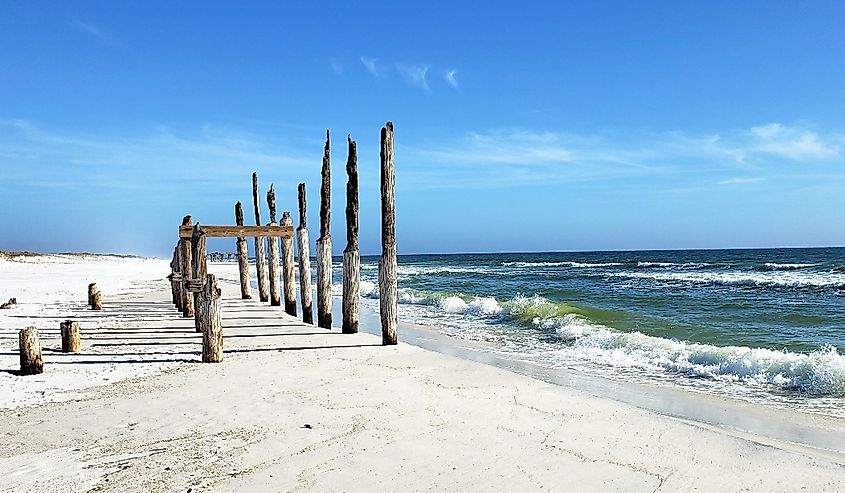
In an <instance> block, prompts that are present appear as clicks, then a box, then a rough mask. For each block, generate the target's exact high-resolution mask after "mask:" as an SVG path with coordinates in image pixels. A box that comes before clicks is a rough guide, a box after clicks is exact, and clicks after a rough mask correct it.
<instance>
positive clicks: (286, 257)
mask: <svg viewBox="0 0 845 493" xmlns="http://www.w3.org/2000/svg"><path fill="white" fill-rule="evenodd" d="M281 224H282V226H293V220H292V219H291V218H290V212H288V211H285V212H283V213H282V223H281ZM294 267H295V266H294V260H293V238H282V279H283V282H282V285H283V287H284V292H285V313H287V314H288V315H293V316H294V317H295V316H296V282H295V281H294V271H295V268H294Z"/></svg>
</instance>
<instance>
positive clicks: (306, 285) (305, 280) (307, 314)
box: [296, 183, 314, 324]
mask: <svg viewBox="0 0 845 493" xmlns="http://www.w3.org/2000/svg"><path fill="white" fill-rule="evenodd" d="M298 192H299V227H298V228H296V244H297V247H298V248H299V296H300V298H301V301H302V321H303V322H305V323H306V324H313V323H314V309H313V308H312V307H311V252H310V251H309V246H308V221H307V219H306V217H305V216H306V213H305V212H306V210H305V207H306V203H305V183H300V184H299V187H298Z"/></svg>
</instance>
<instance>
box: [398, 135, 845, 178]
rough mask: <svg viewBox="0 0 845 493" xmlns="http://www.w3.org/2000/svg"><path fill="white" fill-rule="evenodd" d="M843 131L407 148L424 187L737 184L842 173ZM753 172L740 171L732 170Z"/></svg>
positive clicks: (461, 142)
mask: <svg viewBox="0 0 845 493" xmlns="http://www.w3.org/2000/svg"><path fill="white" fill-rule="evenodd" d="M843 142H845V137H843V136H842V135H840V134H836V133H827V134H822V133H818V132H814V131H812V130H810V129H807V128H803V127H797V126H787V125H783V124H780V123H773V124H768V125H763V126H758V127H752V128H748V129H736V130H731V131H726V132H721V133H714V134H690V133H685V132H677V131H675V132H657V133H639V134H636V133H635V134H632V133H619V134H575V133H563V132H553V131H534V130H526V129H505V130H501V129H500V130H491V131H484V132H469V133H466V134H465V135H464V136H463V137H461V138H459V139H457V140H454V141H451V142H446V143H437V144H433V145H428V146H426V145H417V146H408V147H406V148H404V149H403V152H404V153H405V158H406V160H408V161H411V162H412V163H415V164H417V166H413V168H414V171H413V177H414V179H415V180H417V181H418V182H419V183H418V184H420V185H422V186H429V187H431V188H443V187H466V186H470V187H472V186H476V187H500V186H503V187H508V186H530V185H537V184H549V183H562V182H573V181H585V180H618V179H634V180H636V179H641V178H643V177H648V176H651V177H656V176H673V177H674V178H673V180H674V181H676V182H687V181H688V182H691V183H700V182H701V181H702V179H703V178H704V179H705V180H704V181H705V182H706V181H707V180H709V182H710V183H712V184H718V185H739V184H750V183H756V182H760V181H764V180H766V179H767V178H768V177H770V176H775V175H786V174H792V175H794V174H795V173H801V172H802V171H805V170H806V169H807V168H808V167H813V168H815V169H825V168H830V169H832V170H833V171H834V173H839V174H842V173H843V172H845V168H844V167H843V166H845V156H843V152H842V150H841V147H842V143H843ZM738 171H739V172H742V173H743V174H745V173H754V174H755V175H757V176H754V177H737V172H738ZM761 175H762V176H761Z"/></svg>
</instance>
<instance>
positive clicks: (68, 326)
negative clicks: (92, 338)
mask: <svg viewBox="0 0 845 493" xmlns="http://www.w3.org/2000/svg"><path fill="white" fill-rule="evenodd" d="M59 330H60V331H61V334H62V352H63V353H78V352H79V350H80V349H81V348H82V343H81V341H80V337H79V323H78V322H74V321H73V320H65V321H64V322H62V323H60V324H59Z"/></svg>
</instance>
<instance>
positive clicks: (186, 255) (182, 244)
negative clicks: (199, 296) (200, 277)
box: [179, 216, 194, 317]
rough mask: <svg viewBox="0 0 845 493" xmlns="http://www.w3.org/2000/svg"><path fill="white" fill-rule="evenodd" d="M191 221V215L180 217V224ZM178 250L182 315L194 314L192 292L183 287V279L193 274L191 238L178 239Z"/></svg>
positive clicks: (191, 315)
mask: <svg viewBox="0 0 845 493" xmlns="http://www.w3.org/2000/svg"><path fill="white" fill-rule="evenodd" d="M192 223H193V221H192V220H191V216H185V217H184V218H183V219H182V226H190V225H191V224H192ZM179 250H181V252H182V266H181V270H182V281H181V282H182V316H183V317H193V316H194V293H192V292H190V291H188V290H187V289H185V281H186V280H187V279H190V278H191V276H192V275H193V271H194V268H193V265H192V264H193V262H192V261H191V257H192V254H191V240H189V239H187V238H182V239H180V240H179Z"/></svg>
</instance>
